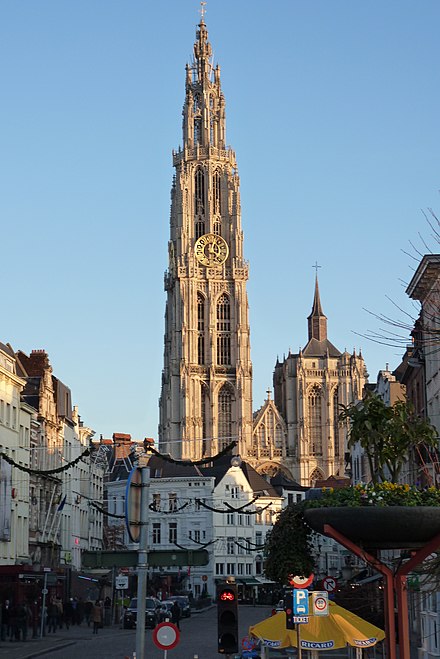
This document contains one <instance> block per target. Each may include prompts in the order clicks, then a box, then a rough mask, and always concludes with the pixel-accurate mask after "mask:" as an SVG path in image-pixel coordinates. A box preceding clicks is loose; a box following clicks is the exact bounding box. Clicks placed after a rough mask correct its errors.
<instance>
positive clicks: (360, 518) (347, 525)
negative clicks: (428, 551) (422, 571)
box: [304, 506, 440, 549]
mask: <svg viewBox="0 0 440 659" xmlns="http://www.w3.org/2000/svg"><path fill="white" fill-rule="evenodd" d="M304 517H305V519H306V522H307V523H308V524H309V526H311V527H312V529H313V530H314V531H317V532H318V533H323V532H324V524H330V525H331V526H333V528H334V529H336V531H339V533H342V535H345V537H346V538H348V539H349V540H352V541H353V542H355V543H356V544H358V545H361V546H362V547H365V548H366V549H367V548H368V549H417V548H418V547H422V546H423V545H425V544H426V543H427V542H429V541H430V540H432V538H433V537H434V536H436V535H437V534H438V533H440V507H435V506H388V507H387V506H384V507H383V508H380V507H374V506H365V507H353V508H350V507H340V508H337V507H335V508H310V509H309V510H306V511H305V512H304Z"/></svg>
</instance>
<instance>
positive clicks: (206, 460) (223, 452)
mask: <svg viewBox="0 0 440 659" xmlns="http://www.w3.org/2000/svg"><path fill="white" fill-rule="evenodd" d="M235 446H237V442H236V441H235V440H234V441H233V442H231V443H230V444H228V445H227V446H225V448H224V449H222V450H221V451H220V453H217V454H216V455H213V456H211V457H209V458H201V459H200V460H176V459H175V458H172V457H171V455H168V454H167V453H159V451H156V449H155V448H153V447H152V446H150V444H148V442H145V441H144V450H145V451H146V452H147V453H148V451H149V452H150V453H153V455H155V456H157V457H158V458H162V460H165V462H171V463H172V464H175V465H180V466H182V467H191V466H194V465H195V466H198V465H205V464H209V463H210V462H215V461H216V460H219V458H222V457H223V456H224V455H226V454H227V453H229V451H232V449H233V448H234V447H235Z"/></svg>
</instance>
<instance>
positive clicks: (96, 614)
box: [92, 600, 102, 634]
mask: <svg viewBox="0 0 440 659" xmlns="http://www.w3.org/2000/svg"><path fill="white" fill-rule="evenodd" d="M92 622H93V632H92V633H93V634H97V633H98V629H99V627H100V626H101V623H102V607H101V602H100V601H99V600H96V602H95V604H94V606H93V609H92Z"/></svg>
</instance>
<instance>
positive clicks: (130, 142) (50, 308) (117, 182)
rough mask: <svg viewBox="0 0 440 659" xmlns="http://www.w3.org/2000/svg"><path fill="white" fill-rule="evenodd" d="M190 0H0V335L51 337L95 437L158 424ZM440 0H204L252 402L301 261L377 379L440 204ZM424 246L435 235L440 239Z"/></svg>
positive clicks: (61, 374) (306, 288)
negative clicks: (378, 335)
mask: <svg viewBox="0 0 440 659" xmlns="http://www.w3.org/2000/svg"><path fill="white" fill-rule="evenodd" d="M198 10H199V3H198V2H197V1H196V0H168V1H167V2H162V3H159V2H156V3H153V2H147V1H146V0H124V1H122V0H118V1H116V0H76V1H75V2H72V1H67V0H20V1H18V0H2V2H1V3H0V59H1V61H2V101H1V103H0V126H1V129H0V153H1V156H0V222H1V237H2V240H1V245H2V248H1V259H0V277H1V281H2V316H1V318H2V322H1V333H0V341H3V342H10V343H11V344H12V346H13V347H14V348H15V349H21V350H24V351H25V352H30V351H31V350H32V349H41V348H44V349H46V350H47V352H48V353H49V357H50V359H51V363H52V365H53V368H54V373H55V375H56V376H57V377H58V378H60V379H61V380H62V381H63V382H65V383H66V384H67V385H68V386H69V387H70V388H71V389H72V396H73V400H74V402H75V403H76V404H77V405H78V406H79V411H80V414H81V416H82V418H83V420H84V423H85V424H87V425H90V426H91V427H92V428H94V430H95V431H96V432H97V434H98V435H99V434H100V433H102V434H104V436H110V435H111V434H112V433H113V432H127V433H131V434H132V436H133V437H136V438H142V437H144V436H150V437H157V422H158V413H157V403H158V397H159V394H160V380H161V370H162V358H163V330H164V320H163V318H164V310H165V293H164V291H163V274H164V271H165V269H166V267H167V240H168V234H169V206H170V187H171V180H172V175H173V168H172V164H171V151H172V149H175V148H178V146H179V145H180V144H181V139H182V135H181V120H182V117H181V111H182V105H183V100H184V79H185V63H186V62H187V61H189V60H190V59H191V56H192V45H193V42H194V39H195V27H196V24H197V22H198V20H199V13H198ZM439 22H440V3H439V2H438V0H419V1H418V2H414V1H413V0H411V1H408V0H386V2H384V1H383V0H369V1H364V2H361V1H360V0H358V1H357V2H354V1H353V0H314V1H311V0H279V1H278V2H276V3H275V2H269V1H268V0H265V1H263V0H253V1H252V2H249V1H244V0H242V1H241V2H240V1H238V0H210V2H208V5H207V12H206V23H207V26H208V30H209V37H210V41H211V43H212V46H213V50H214V60H215V62H218V63H219V64H220V67H221V71H222V73H221V77H222V86H223V91H224V94H225V97H226V108H227V141H228V143H229V144H230V145H231V146H232V148H233V149H235V151H236V154H237V160H238V167H239V172H240V177H241V201H242V218H243V229H244V237H245V248H244V249H245V256H246V258H247V259H249V261H250V281H249V285H248V295H249V304H250V321H251V342H252V360H253V366H254V409H257V408H258V407H260V405H261V404H262V403H263V401H264V399H265V396H266V394H265V391H266V389H267V388H268V386H269V387H271V383H272V372H273V368H274V364H275V361H276V359H277V356H280V358H281V357H282V356H283V354H284V353H287V352H288V350H289V348H290V349H292V351H295V352H296V351H297V350H298V348H299V347H300V346H304V345H305V343H306V340H307V321H306V318H307V316H308V314H309V313H310V310H311V305H312V297H313V287H314V270H313V267H312V266H313V264H314V263H315V261H318V263H319V264H320V265H321V266H322V268H321V269H320V271H319V278H320V289H321V299H322V304H323V308H324V312H325V313H326V315H327V317H328V329H329V338H330V340H331V341H332V342H333V343H334V344H335V345H336V346H337V347H339V348H340V349H341V350H343V349H345V348H347V349H349V350H352V349H353V348H354V347H356V348H357V349H358V348H359V347H362V352H363V355H364V357H365V360H366V363H367V367H368V371H369V373H370V380H375V379H376V376H377V372H378V370H379V369H380V368H384V367H385V363H386V362H389V364H390V367H391V368H395V367H396V366H397V364H398V363H399V360H400V357H401V354H400V351H399V350H396V348H387V347H385V346H380V345H377V344H375V343H371V342H368V341H367V340H366V339H363V338H360V337H359V336H357V334H356V332H357V333H361V334H362V333H363V332H365V331H367V330H369V329H370V330H377V329H378V328H379V326H378V323H377V321H375V320H374V318H372V317H370V316H369V315H368V314H367V313H366V312H365V311H364V308H367V309H371V310H373V311H377V312H379V313H380V312H383V313H387V314H389V315H396V316H397V315H398V313H399V312H398V311H397V310H396V309H394V308H393V307H392V305H391V303H390V302H389V301H388V299H387V296H389V297H390V298H391V299H392V300H394V301H395V302H396V303H397V304H399V305H400V306H402V307H404V308H405V309H408V310H411V305H410V304H409V302H408V301H407V300H406V296H405V292H404V290H405V286H404V284H403V283H402V282H408V281H409V279H410V278H411V273H412V268H413V267H414V262H413V261H412V260H411V258H410V257H408V256H407V255H406V254H405V253H404V252H403V251H402V250H408V249H410V247H409V242H408V241H410V240H411V241H413V242H414V243H416V244H417V245H419V247H420V248H421V250H422V251H423V250H424V248H423V246H422V245H421V242H420V238H419V237H418V233H419V232H420V233H421V234H422V235H423V236H424V237H425V238H426V240H428V241H429V233H430V231H429V227H428V226H427V224H426V222H425V220H424V217H423V214H422V209H427V208H433V209H434V210H436V211H439V207H440V204H439V187H440V149H439V133H438V126H439V122H438V108H439V106H440V98H439V96H440V92H439V89H440V86H439V68H438V67H439V65H438V63H439V62H440V41H439V39H438V25H439ZM433 249H434V250H435V249H436V246H435V245H433Z"/></svg>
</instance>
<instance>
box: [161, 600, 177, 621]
mask: <svg viewBox="0 0 440 659" xmlns="http://www.w3.org/2000/svg"><path fill="white" fill-rule="evenodd" d="M173 604H174V602H173V601H172V600H163V601H162V602H161V603H160V609H159V622H164V621H165V620H166V619H167V618H168V620H171V609H172V608H173Z"/></svg>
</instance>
